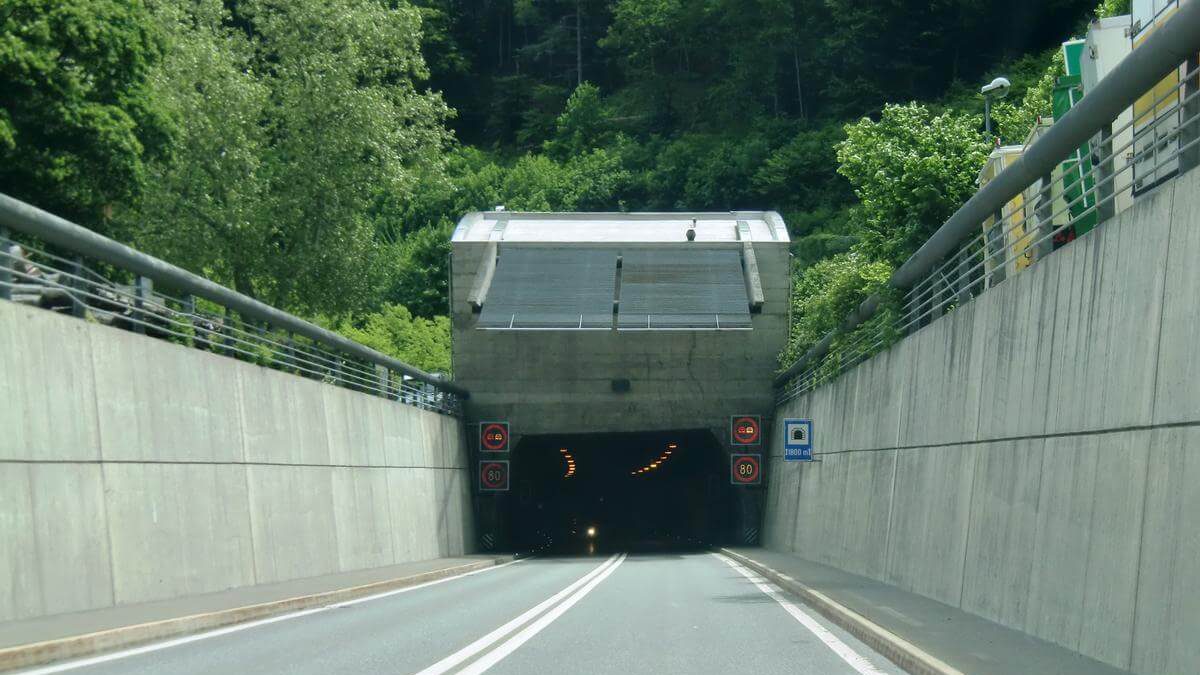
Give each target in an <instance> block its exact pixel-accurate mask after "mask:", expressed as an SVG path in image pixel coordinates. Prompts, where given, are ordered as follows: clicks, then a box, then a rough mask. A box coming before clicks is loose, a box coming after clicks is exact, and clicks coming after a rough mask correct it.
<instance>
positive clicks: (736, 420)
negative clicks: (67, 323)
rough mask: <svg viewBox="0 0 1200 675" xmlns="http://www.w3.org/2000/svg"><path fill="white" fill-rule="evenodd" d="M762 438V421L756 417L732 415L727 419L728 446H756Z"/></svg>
mask: <svg viewBox="0 0 1200 675" xmlns="http://www.w3.org/2000/svg"><path fill="white" fill-rule="evenodd" d="M761 438H762V420H761V418H760V417H759V416H758V415H734V416H733V417H730V418H729V444H730V445H732V446H734V447H735V448H736V447H738V446H746V445H758V444H759V442H760V439H761Z"/></svg>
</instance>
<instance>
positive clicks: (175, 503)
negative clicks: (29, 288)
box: [0, 301, 472, 621]
mask: <svg viewBox="0 0 1200 675" xmlns="http://www.w3.org/2000/svg"><path fill="white" fill-rule="evenodd" d="M466 466H467V453H466V447H465V445H464V438H463V432H462V428H461V424H460V422H459V420H457V419H455V418H452V417H446V416H443V415H438V414H435V413H431V412H425V411H422V410H418V409H416V408H413V407H410V406H406V405H401V404H398V403H394V402H389V401H385V400H383V399H380V398H377V397H373V396H367V395H364V394H359V393H355V392H352V391H348V390H345V389H340V388H337V387H333V386H329V385H324V384H320V383H318V382H313V381H310V380H306V379H303V378H300V377H296V376H293V375H288V374H285V373H281V372H277V371H272V370H268V369H265V368H260V367H258V366H254V365H251V364H247V363H242V362H239V361H235V360H233V359H230V358H226V357H222V356H217V355H214V354H210V353H207V352H202V351H199V350H194V349H187V348H184V347H182V346H178V345H174V344H170V343H168V342H165V341H162V340H155V339H150V338H146V337H143V336H139V335H135V334H133V333H129V332H125V331H120V330H116V329H112V328H108V327H104V326H99V325H95V324H90V323H87V322H85V321H80V320H77V319H72V318H68V317H64V316H60V315H56V314H52V313H50V312H46V311H42V310H37V309H30V308H26V307H22V306H18V305H14V304H12V303H8V302H3V301H0V542H3V545H0V621H5V620H13V619H22V618H29V617H37V616H43V615H49V614H57V613H61V612H72V611H78V610H86V609H92V608H97V607H106V606H111V605H120V604H126V603H135V602H144V601H151V600H160V599H165V598H172V597H177V596H181V595H190V594H195V593H205V592H209V591H218V590H224V589H228V588H233V587H237V586H244V585H248V584H256V583H269V582H274V581H282V580H286V579H294V578H299V577H307V576H315V575H320V574H327V573H333V572H339V571H347V570H355V569H364V568H370V567H378V566H384V565H391V564H395V563H400V562H406V561H412V560H423V559H430V558H436V557H440V556H452V555H459V554H462V553H463V552H464V551H466V550H468V549H470V548H471V544H470V542H471V541H472V535H471V529H470V528H471V512H470V492H471V489H470V474H469V473H468V471H467V469H466Z"/></svg>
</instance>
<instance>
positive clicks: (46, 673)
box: [12, 558, 526, 675]
mask: <svg viewBox="0 0 1200 675" xmlns="http://www.w3.org/2000/svg"><path fill="white" fill-rule="evenodd" d="M524 560H526V559H525V558H521V559H518V560H513V561H510V562H506V563H501V564H499V565H493V566H492V567H485V568H483V569H478V570H472V571H470V572H463V573H462V574H456V575H454V576H449V577H445V578H442V579H434V580H433V581H426V582H424V583H420V584H417V585H415V586H405V587H404V588H397V589H395V590H391V591H384V592H382V593H376V594H374V595H368V596H365V597H362V598H355V599H354V600H349V601H346V602H339V603H335V604H331V605H322V606H320V607H310V608H308V609H302V610H299V611H295V612H289V613H287V614H280V615H277V616H272V617H268V618H265V619H257V620H255V621H247V622H245V623H237V624H233V625H231V626H225V627H223V628H217V629H214V630H209V631H204V632H203V633H196V634H194V635H186V636H184V637H179V638H173V639H170V640H163V641H161V642H151V643H149V644H144V645H141V646H138V647H131V648H129V649H122V650H120V651H116V652H109V653H107V654H100V655H98V656H89V657H87V658H83V659H75V660H72V661H64V662H62V663H55V664H51V665H48V666H41V667H37V668H31V669H28V670H17V671H13V672H12V675H51V674H52V673H62V672H66V671H68V670H75V669H77V668H86V667H88V666H95V665H99V664H101V663H107V662H109V661H116V660H118V659H124V658H128V657H130V656H138V655H140V654H148V653H150V652H156V651H159V650H162V649H167V648H170V647H177V646H179V645H185V644H188V643H191V642H198V641H200V640H207V639H209V638H214V637H220V636H222V635H228V634H230V633H236V632H238V631H243V630H248V629H250V628H257V627H258V626H265V625H267V624H272V623H276V622H279V621H287V620H289V619H298V618H300V617H302V616H308V615H309V614H316V613H317V612H324V611H325V610H328V609H334V608H338V607H347V606H350V605H356V604H359V603H363V602H368V601H370V600H378V599H380V598H386V597H390V596H393V595H398V594H400V593H407V592H409V591H416V590H419V589H422V588H428V587H430V586H436V585H438V584H444V583H446V582H447V581H454V580H455V579H462V578H465V577H470V576H474V575H476V574H482V573H484V572H491V571H493V570H498V569H501V568H504V567H508V566H509V565H515V564H517V563H519V562H523V561H524Z"/></svg>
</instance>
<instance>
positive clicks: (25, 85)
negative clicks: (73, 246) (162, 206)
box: [0, 0, 171, 230]
mask: <svg viewBox="0 0 1200 675" xmlns="http://www.w3.org/2000/svg"><path fill="white" fill-rule="evenodd" d="M162 51H163V48H162V42H161V39H160V36H159V34H158V32H157V31H156V30H155V25H154V22H153V21H152V19H151V17H150V15H149V13H148V11H147V10H146V7H145V6H144V5H143V3H142V2H140V0H76V1H74V2H61V1H56V0H6V2H4V4H3V5H2V6H0V185H2V186H3V190H4V192H6V193H9V194H10V195H12V196H14V197H17V198H20V199H23V200H25V201H28V202H31V203H33V204H35V205H37V206H39V207H41V208H43V209H47V210H49V211H52V212H54V213H56V214H58V215H61V216H64V217H66V218H69V219H72V220H75V221H77V222H80V223H82V224H84V225H88V226H90V227H93V228H96V229H100V230H106V229H108V227H109V226H108V223H107V221H108V217H109V214H110V212H111V210H112V208H113V207H114V206H115V205H119V204H122V203H125V202H128V201H130V200H132V199H133V198H134V197H135V196H136V195H137V194H138V193H139V191H140V190H141V188H142V186H143V185H144V183H145V173H146V172H145V163H146V161H147V160H148V159H151V158H153V157H155V156H157V155H158V153H160V152H162V151H163V150H164V149H165V147H166V145H167V144H168V141H169V138H170V134H171V127H170V120H169V119H168V118H167V116H165V115H164V114H163V113H162V111H161V110H159V109H158V108H157V107H156V105H155V103H156V102H155V101H154V100H153V99H152V98H151V97H150V96H148V95H147V80H148V78H149V76H150V73H151V71H152V70H153V69H154V68H155V66H156V64H157V63H158V61H159V59H160V58H161V56H162Z"/></svg>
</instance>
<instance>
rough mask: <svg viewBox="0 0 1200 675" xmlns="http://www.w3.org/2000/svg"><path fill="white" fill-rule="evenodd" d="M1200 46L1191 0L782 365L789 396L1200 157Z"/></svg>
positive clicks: (1199, 19) (1199, 6)
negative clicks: (878, 285)
mask: <svg viewBox="0 0 1200 675" xmlns="http://www.w3.org/2000/svg"><path fill="white" fill-rule="evenodd" d="M1198 53H1200V0H1192V1H1191V2H1187V3H1183V4H1182V5H1181V6H1180V8H1179V10H1178V11H1177V12H1176V13H1175V15H1174V16H1173V17H1171V18H1170V19H1169V20H1167V21H1166V22H1165V23H1164V24H1163V25H1162V26H1161V27H1160V28H1159V29H1158V30H1156V31H1155V32H1154V34H1152V35H1151V36H1150V37H1149V38H1147V40H1146V41H1145V42H1144V43H1143V44H1142V45H1140V46H1139V47H1138V48H1137V49H1134V50H1133V52H1132V53H1131V54H1130V55H1129V56H1127V57H1126V58H1125V59H1124V60H1123V61H1122V62H1121V63H1120V64H1118V65H1117V67H1116V68H1114V69H1113V71H1112V72H1111V73H1109V75H1108V76H1107V77H1105V78H1104V79H1103V80H1101V81H1100V83H1099V84H1098V85H1097V86H1096V87H1095V88H1094V90H1093V91H1090V92H1087V93H1086V95H1085V96H1084V97H1083V98H1082V99H1081V101H1080V102H1079V103H1078V104H1076V105H1075V107H1074V108H1072V109H1071V111H1070V112H1069V113H1067V115H1065V116H1064V117H1063V118H1062V119H1061V120H1056V123H1055V124H1054V125H1053V126H1051V127H1049V128H1048V129H1046V130H1045V132H1044V133H1043V134H1042V135H1041V136H1040V137H1038V138H1036V139H1035V141H1034V142H1031V143H1030V144H1028V145H1027V146H1026V147H1025V148H1024V151H1023V153H1022V154H1021V156H1020V157H1019V158H1018V159H1017V160H1016V161H1015V162H1014V163H1013V164H1011V165H1010V166H1009V167H1008V168H1006V169H1004V170H1003V171H1001V172H1000V173H998V174H997V175H996V176H995V177H994V178H993V179H992V180H991V181H990V182H988V183H987V184H986V185H984V186H983V188H982V189H980V191H979V192H978V193H977V194H976V195H974V196H973V197H972V198H971V199H970V200H968V201H967V203H966V204H964V205H963V207H962V208H960V209H959V210H958V211H957V212H956V213H955V214H954V215H953V216H951V217H950V219H949V220H948V221H947V222H946V223H945V224H944V225H943V226H942V227H941V228H940V229H939V230H938V231H937V232H935V233H934V234H933V236H932V237H930V239H929V240H928V241H927V242H926V243H925V244H924V245H923V246H922V247H921V248H920V249H919V250H918V251H917V252H916V253H915V254H914V255H913V256H912V257H911V258H909V259H908V260H907V261H906V262H905V263H904V265H902V266H901V267H900V268H899V269H898V270H896V273H895V274H893V275H892V278H891V279H890V280H889V281H888V288H887V289H886V290H885V291H884V292H881V293H877V294H875V295H872V296H871V297H870V298H868V299H867V300H866V301H864V302H863V303H862V304H861V305H860V306H859V307H858V308H856V309H855V310H854V311H853V312H851V313H850V315H848V316H847V317H846V318H845V319H844V320H843V322H842V323H841V325H839V326H838V327H837V328H836V329H835V330H833V331H831V332H830V333H829V334H827V335H826V336H824V337H823V338H822V339H821V340H820V341H819V342H817V343H816V344H815V345H813V346H812V347H811V348H810V349H809V350H808V351H807V352H806V353H805V354H804V355H803V356H802V357H801V358H800V359H798V360H797V361H796V362H795V363H793V364H792V365H791V366H789V367H788V368H787V369H786V370H785V371H784V372H782V373H781V374H780V375H779V376H778V377H777V378H776V379H775V386H776V389H777V395H778V401H779V402H780V403H783V402H786V401H789V400H791V399H793V398H795V397H797V396H799V395H801V394H803V393H805V392H808V391H811V390H812V389H814V388H816V387H818V386H820V385H821V384H823V383H825V382H828V381H830V380H831V379H833V378H836V377H837V376H838V375H840V374H841V373H843V372H845V371H847V370H849V369H850V368H853V367H854V366H855V365H857V364H859V363H862V362H863V361H865V360H867V359H869V358H870V357H871V356H873V355H875V354H877V353H879V352H880V351H881V350H883V349H886V348H887V347H888V346H890V345H891V344H893V343H895V342H896V341H898V340H900V339H903V338H904V337H905V336H907V335H909V334H911V333H913V332H915V331H916V330H918V329H920V328H921V327H923V326H926V325H928V324H929V323H930V322H932V321H934V320H936V319H937V318H939V317H941V316H942V315H944V314H946V313H947V312H949V311H952V310H953V309H954V308H955V307H958V306H961V305H963V304H964V303H966V302H968V301H970V300H971V299H972V298H975V297H977V296H979V295H980V294H982V293H984V292H986V291H987V290H988V289H990V288H992V287H994V286H996V285H997V284H999V283H1001V282H1003V281H1004V280H1005V279H1007V278H1010V277H1012V276H1014V275H1016V274H1019V273H1020V272H1021V271H1023V270H1024V269H1026V268H1028V267H1029V266H1031V265H1034V264H1037V263H1038V262H1039V261H1041V260H1042V259H1044V258H1045V257H1047V256H1049V255H1050V254H1052V253H1053V252H1054V251H1055V250H1056V249H1058V248H1061V247H1062V246H1065V245H1068V244H1069V243H1070V242H1071V241H1072V240H1073V239H1074V238H1075V236H1077V235H1078V234H1083V233H1086V232H1087V231H1090V230H1091V229H1093V228H1095V227H1100V226H1102V225H1103V224H1104V223H1105V222H1107V221H1108V220H1110V219H1111V218H1113V217H1114V216H1115V215H1116V214H1117V213H1120V212H1122V211H1124V210H1125V209H1127V208H1129V207H1130V206H1131V205H1132V204H1133V203H1135V202H1136V201H1137V200H1138V199H1140V198H1142V197H1144V196H1145V195H1146V194H1147V193H1149V192H1151V191H1153V190H1154V189H1155V188H1157V187H1158V186H1160V185H1162V184H1164V183H1166V182H1168V181H1171V180H1173V179H1174V178H1176V177H1177V176H1178V175H1180V174H1182V173H1184V172H1186V171H1188V170H1191V169H1193V168H1195V167H1196V165H1197V164H1200V68H1198V66H1197V60H1198V59H1197V54H1198ZM1168 85H1170V86H1168ZM1130 111H1132V113H1131V112H1130ZM1126 115H1129V119H1123V118H1124V117H1125V116H1126ZM884 310H886V311H884Z"/></svg>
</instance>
